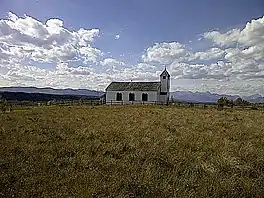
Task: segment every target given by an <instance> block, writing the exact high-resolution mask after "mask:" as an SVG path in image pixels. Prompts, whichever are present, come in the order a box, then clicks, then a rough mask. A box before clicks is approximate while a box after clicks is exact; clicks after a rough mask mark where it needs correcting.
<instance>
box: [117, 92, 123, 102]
mask: <svg viewBox="0 0 264 198" xmlns="http://www.w3.org/2000/svg"><path fill="white" fill-rule="evenodd" d="M116 101H122V93H116Z"/></svg>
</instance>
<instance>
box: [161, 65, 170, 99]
mask: <svg viewBox="0 0 264 198" xmlns="http://www.w3.org/2000/svg"><path fill="white" fill-rule="evenodd" d="M160 84H161V86H160V92H161V95H163V94H164V95H165V93H166V94H169V92H170V74H169V72H168V71H167V69H166V67H165V69H164V71H163V72H162V73H161V74H160ZM162 93H163V94H162Z"/></svg>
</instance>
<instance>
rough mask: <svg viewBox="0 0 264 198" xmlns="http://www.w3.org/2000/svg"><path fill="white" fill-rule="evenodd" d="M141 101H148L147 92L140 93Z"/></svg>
mask: <svg viewBox="0 0 264 198" xmlns="http://www.w3.org/2000/svg"><path fill="white" fill-rule="evenodd" d="M142 101H148V94H147V93H142Z"/></svg>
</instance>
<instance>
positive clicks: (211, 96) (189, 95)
mask: <svg viewBox="0 0 264 198" xmlns="http://www.w3.org/2000/svg"><path fill="white" fill-rule="evenodd" d="M0 92H23V93H40V94H52V95H72V96H74V95H78V96H89V97H100V96H102V95H103V94H104V92H102V91H95V90H89V89H53V88H36V87H0ZM171 96H172V97H173V99H174V100H177V101H186V102H204V103H205V102H208V103H209V102H216V101H217V100H218V99H219V98H220V97H227V98H228V99H232V100H235V99H237V98H239V97H240V96H239V95H225V94H215V93H210V92H191V91H175V92H171ZM241 98H242V99H244V100H246V101H249V102H264V97H263V96H261V95H260V94H257V95H252V96H244V97H243V96H242V97H241Z"/></svg>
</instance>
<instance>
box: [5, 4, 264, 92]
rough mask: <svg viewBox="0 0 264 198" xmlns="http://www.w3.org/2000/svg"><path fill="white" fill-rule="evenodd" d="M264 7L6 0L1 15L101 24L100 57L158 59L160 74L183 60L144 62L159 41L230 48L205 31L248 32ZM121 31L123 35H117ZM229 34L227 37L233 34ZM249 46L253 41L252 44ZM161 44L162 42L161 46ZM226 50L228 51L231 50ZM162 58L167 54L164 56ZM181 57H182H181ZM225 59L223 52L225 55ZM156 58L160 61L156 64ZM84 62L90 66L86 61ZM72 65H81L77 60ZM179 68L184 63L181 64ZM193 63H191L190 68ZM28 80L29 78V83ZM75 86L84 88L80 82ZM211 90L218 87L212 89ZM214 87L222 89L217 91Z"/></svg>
mask: <svg viewBox="0 0 264 198" xmlns="http://www.w3.org/2000/svg"><path fill="white" fill-rule="evenodd" d="M263 8H264V1H263V0H251V1H243V0H222V1H212V0H211V1H210V0H199V1H194V0H164V1H161V0H160V1H154V0H144V1H142V0H141V1H140V0H133V1H132V0H131V1H124V0H96V1H92V0H57V1H55V0H54V1H52V0H46V1H45V0H0V18H1V19H7V16H8V12H12V13H13V14H15V15H16V16H17V17H19V18H23V17H24V15H25V14H26V15H27V16H30V17H32V18H34V19H36V20H37V21H39V22H41V23H43V24H45V23H46V21H47V20H49V19H54V18H56V19H59V20H61V21H63V27H64V28H65V29H68V30H69V31H71V32H75V31H77V30H79V29H80V28H84V29H99V30H100V33H99V35H98V36H97V38H96V39H94V41H93V42H91V43H89V45H91V46H92V47H94V48H96V49H99V50H100V51H101V52H102V53H103V54H104V55H103V56H102V57H100V58H99V59H98V61H103V60H104V59H106V58H113V59H115V60H116V61H122V62H123V63H124V64H123V69H124V68H128V69H133V68H134V65H135V64H140V63H144V64H153V65H154V66H155V67H156V69H154V70H153V71H152V73H153V72H154V73H155V71H156V72H158V71H160V69H161V66H163V65H164V64H167V65H169V66H170V65H171V64H172V62H174V66H173V65H171V68H172V69H171V70H172V72H173V71H174V70H175V67H176V66H175V61H176V62H177V63H182V61H178V60H176V59H175V56H174V59H173V60H171V61H166V63H164V62H162V61H159V60H157V59H156V58H154V59H153V57H152V59H151V58H149V59H148V60H149V61H142V56H143V54H144V53H148V52H149V53H150V55H149V56H151V53H152V52H153V53H154V52H155V53H157V54H154V55H153V53H152V55H153V56H155V57H156V56H157V55H160V51H157V50H156V51H151V50H155V49H153V48H152V47H153V46H154V45H155V43H168V44H169V43H172V42H176V43H180V44H181V45H184V49H185V50H189V51H192V52H193V53H195V52H201V51H206V50H208V49H210V48H213V47H218V48H219V49H221V50H224V51H225V50H227V49H228V47H223V45H226V43H224V44H223V43H219V42H218V43H217V38H216V37H210V38H209V37H208V38H206V39H205V38H204V35H205V33H207V32H213V30H216V31H219V32H220V33H221V34H225V33H227V32H228V31H230V30H232V29H239V30H241V31H242V30H243V28H245V26H246V24H247V23H248V22H251V21H252V20H253V19H257V20H258V19H262V17H263V15H264V9H263ZM0 28H1V27H0ZM2 28H3V27H2ZM0 30H1V29H0ZM117 35H118V37H119V39H115V37H116V36H117ZM218 36H219V35H218ZM223 36H226V37H227V36H228V34H225V35H223ZM259 37H261V35H260V36H259ZM251 39H252V38H251ZM0 41H1V40H0ZM261 41H262V40H261ZM229 44H231V43H229ZM244 44H245V43H242V44H241V46H243V49H242V48H240V49H241V50H244V49H245V46H244ZM226 46H227V45H226ZM167 47H168V46H167ZM178 47H179V46H178ZM246 47H252V46H250V45H246ZM169 48H170V50H172V52H170V53H172V54H175V51H173V50H177V49H172V48H171V46H169ZM148 49H149V51H148ZM160 49H161V48H160V47H159V48H158V50H160ZM163 52H164V51H163ZM225 53H227V52H226V51H225ZM185 55H186V54H185ZM223 56H224V55H223ZM160 58H161V59H164V57H160ZM177 58H179V57H178V56H177ZM218 58H219V57H218ZM222 59H223V57H221V58H220V59H219V60H222ZM153 60H154V62H155V63H153ZM219 60H215V59H210V60H209V61H208V60H199V61H197V60H196V59H192V61H189V62H187V61H186V60H185V61H184V62H183V63H191V64H213V63H216V62H217V61H219ZM195 61H197V62H195ZM229 61H230V60H229ZM254 61H255V60H254ZM258 61H259V60H258ZM37 62H38V60H36V58H34V63H35V66H36V67H41V66H40V65H42V64H43V61H42V63H39V64H38V63H37ZM39 62H41V61H39ZM64 62H67V63H69V62H70V60H64ZM157 62H158V63H159V64H157ZM226 62H228V61H226ZM79 63H80V61H79V62H78V64H79ZM56 64H58V61H53V62H52V63H50V62H49V61H47V63H46V65H53V66H54V67H56ZM71 64H72V61H71ZM44 65H45V62H44ZM83 65H84V66H87V65H86V64H83ZM89 65H90V66H91V67H93V68H96V70H97V69H98V71H95V72H97V74H98V75H99V76H100V72H102V71H103V70H104V69H105V68H104V67H101V68H100V64H97V63H96V62H93V63H92V64H89ZM121 65H122V64H121ZM71 66H72V67H77V66H76V65H74V64H72V65H71ZM261 67H262V65H261V66H260V68H261ZM118 68H120V65H116V69H117V70H118V71H121V70H122V68H121V69H118ZM173 68H174V69H173ZM177 68H179V67H178V66H177ZM192 68H193V67H190V68H189V69H192ZM142 72H143V71H142ZM154 73H153V74H154ZM185 73H186V72H185ZM175 74H177V75H178V77H176V78H175V80H176V79H178V84H179V85H180V87H181V88H184V85H185V82H187V81H188V79H189V78H187V77H186V78H185V77H184V78H181V77H180V76H182V75H180V74H179V69H178V70H177V71H176V70H175ZM2 75H3V76H4V75H6V73H2ZM234 75H235V74H234ZM234 75H233V76H232V77H231V78H232V79H234V83H235V85H239V83H241V81H239V77H240V76H239V77H238V76H234ZM137 77H138V76H137ZM3 78H4V77H3ZM6 79H8V78H6ZM150 79H152V78H150ZM180 79H182V80H180ZM189 80H190V82H193V81H194V80H195V81H197V82H198V81H199V82H198V83H197V84H199V83H200V84H203V83H211V84H212V86H215V84H217V83H219V78H218V79H214V81H212V82H211V81H210V82H209V81H208V80H212V79H207V80H206V81H204V79H202V78H201V79H199V78H197V77H195V78H194V77H191V78H190V79H189ZM180 81H181V82H180ZM203 81H204V82H203ZM175 82H176V81H175ZM220 82H221V81H220ZM18 83H19V81H18ZM100 83H101V82H100ZM106 83H107V82H106ZM21 84H23V83H21ZM28 84H29V83H26V82H24V85H28ZM80 84H81V83H80ZM33 85H34V83H33ZM36 85H38V86H41V85H39V83H36ZM189 85H190V83H189V84H188V83H186V87H185V88H187V89H188V86H189ZM43 86H45V85H43ZM51 86H52V84H51ZM65 86H66V85H65ZM82 86H83V85H82ZM102 86H103V85H102ZM62 87H63V85H62ZM73 87H76V88H78V87H80V86H73ZM89 88H93V87H89ZM176 88H179V86H175V89H176ZM228 89H229V88H228ZM197 90H200V88H198V87H197ZM209 90H212V89H210V88H209ZM212 91H213V90H212ZM214 91H216V92H217V90H214ZM222 91H227V92H230V91H231V89H230V91H228V90H222ZM231 92H232V91H231ZM234 93H235V91H234Z"/></svg>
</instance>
